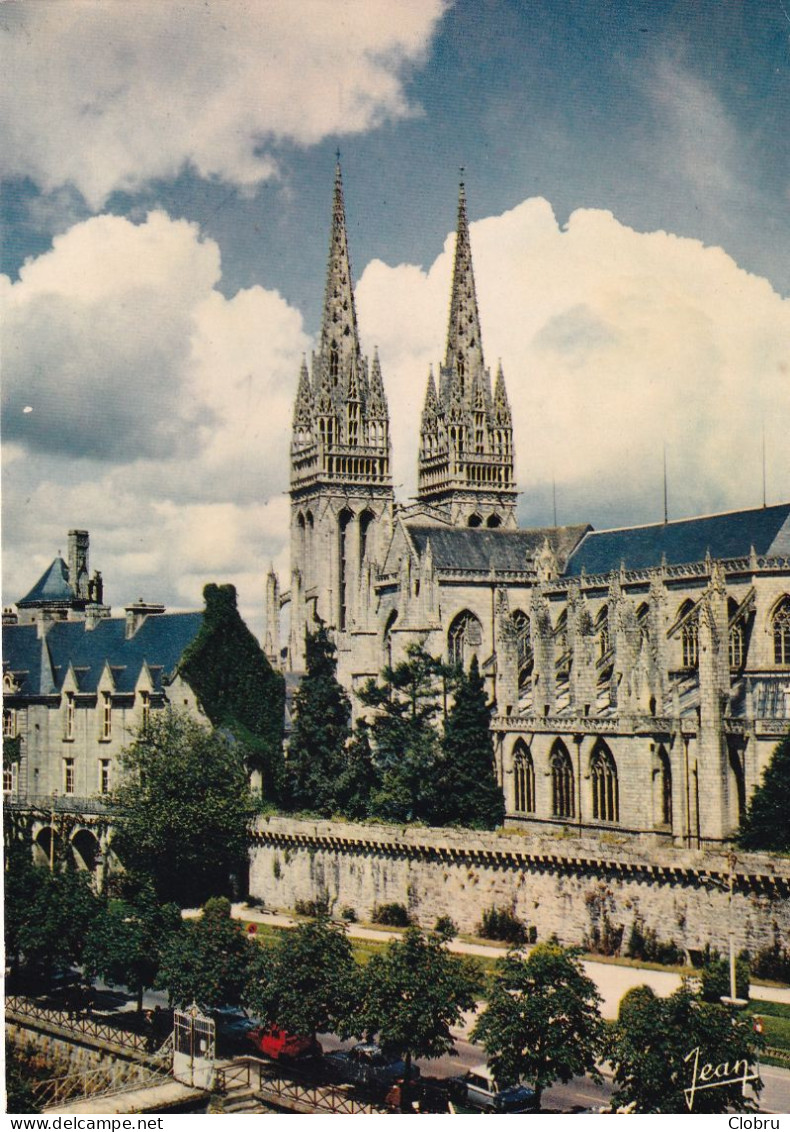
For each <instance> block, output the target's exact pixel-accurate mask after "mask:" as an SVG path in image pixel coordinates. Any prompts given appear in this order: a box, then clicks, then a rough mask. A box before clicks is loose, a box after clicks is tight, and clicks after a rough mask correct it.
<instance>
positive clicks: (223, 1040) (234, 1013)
mask: <svg viewBox="0 0 790 1132" xmlns="http://www.w3.org/2000/svg"><path fill="white" fill-rule="evenodd" d="M211 1017H212V1018H213V1019H214V1023H215V1025H216V1040H217V1052H218V1053H225V1052H235V1051H237V1050H241V1049H244V1048H245V1045H246V1041H247V1035H248V1034H249V1033H250V1031H251V1030H254V1029H255V1027H256V1026H260V1022H259V1021H256V1020H255V1019H253V1018H250V1016H249V1015H248V1014H247V1012H246V1011H245V1010H243V1009H242V1008H241V1007H240V1006H218V1007H216V1009H214V1010H212V1011H211Z"/></svg>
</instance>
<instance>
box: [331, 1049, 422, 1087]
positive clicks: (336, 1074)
mask: <svg viewBox="0 0 790 1132" xmlns="http://www.w3.org/2000/svg"><path fill="white" fill-rule="evenodd" d="M324 1066H325V1069H326V1074H327V1076H328V1078H329V1079H330V1080H331V1081H335V1082H338V1083H341V1084H349V1085H364V1086H365V1087H367V1088H370V1087H373V1086H375V1087H376V1088H383V1089H389V1088H391V1087H392V1086H393V1085H395V1084H397V1083H398V1082H399V1081H403V1080H404V1079H405V1076H406V1063H405V1062H403V1061H399V1060H397V1059H395V1058H391V1057H387V1055H386V1054H385V1053H384V1051H383V1050H382V1049H381V1047H380V1046H377V1045H375V1044H374V1043H373V1042H359V1043H358V1044H357V1045H355V1046H352V1048H351V1049H346V1050H333V1052H332V1053H328V1054H327V1055H326V1057H325V1058H324ZM409 1076H410V1080H412V1081H416V1080H417V1078H418V1077H419V1076H420V1071H419V1069H418V1068H417V1066H416V1065H413V1066H412V1067H411V1073H410V1075H409Z"/></svg>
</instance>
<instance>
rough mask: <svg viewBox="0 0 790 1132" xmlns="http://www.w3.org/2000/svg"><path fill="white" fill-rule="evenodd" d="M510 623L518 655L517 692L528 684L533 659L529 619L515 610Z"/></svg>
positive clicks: (521, 611)
mask: <svg viewBox="0 0 790 1132" xmlns="http://www.w3.org/2000/svg"><path fill="white" fill-rule="evenodd" d="M512 621H513V628H514V630H515V634H516V649H517V653H518V686H519V690H522V689H524V688H526V687H527V686H528V684H529V680H530V677H531V676H532V669H533V668H534V659H535V658H534V654H533V652H532V638H531V636H530V625H529V617H528V616H527V615H526V613H524V611H523V610H521V609H517V610H516V611H515V613H514V614H513V616H512Z"/></svg>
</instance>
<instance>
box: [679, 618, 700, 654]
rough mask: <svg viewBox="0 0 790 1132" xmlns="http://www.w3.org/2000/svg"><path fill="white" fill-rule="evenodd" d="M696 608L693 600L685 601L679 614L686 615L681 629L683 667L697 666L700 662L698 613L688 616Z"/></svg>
mask: <svg viewBox="0 0 790 1132" xmlns="http://www.w3.org/2000/svg"><path fill="white" fill-rule="evenodd" d="M693 608H694V602H693V601H684V602H683V605H681V607H680V610H679V616H680V617H685V618H686V620H685V621H684V622H683V626H682V628H681V631H680V640H681V646H682V652H683V667H684V668H696V667H697V665H698V664H699V626H698V623H697V615H696V613H695V614H693V615H692V616H687V615H688V614H690V613H691V610H692V609H693Z"/></svg>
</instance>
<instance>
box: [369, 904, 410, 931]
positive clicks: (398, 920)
mask: <svg viewBox="0 0 790 1132" xmlns="http://www.w3.org/2000/svg"><path fill="white" fill-rule="evenodd" d="M370 918H371V920H372V921H373V923H374V924H385V925H386V926H387V927H390V928H407V927H408V926H409V924H410V923H411V916H410V915H409V912H408V909H407V908H406V906H405V905H404V904H397V903H395V904H377V905H376V906H375V908H374V909H373V913H372V915H371V917H370Z"/></svg>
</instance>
